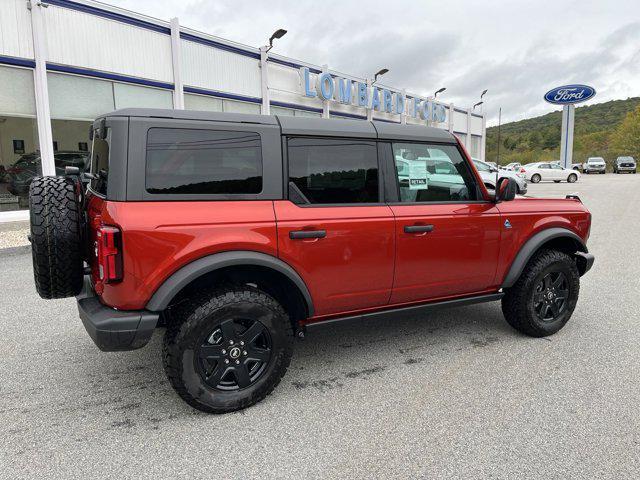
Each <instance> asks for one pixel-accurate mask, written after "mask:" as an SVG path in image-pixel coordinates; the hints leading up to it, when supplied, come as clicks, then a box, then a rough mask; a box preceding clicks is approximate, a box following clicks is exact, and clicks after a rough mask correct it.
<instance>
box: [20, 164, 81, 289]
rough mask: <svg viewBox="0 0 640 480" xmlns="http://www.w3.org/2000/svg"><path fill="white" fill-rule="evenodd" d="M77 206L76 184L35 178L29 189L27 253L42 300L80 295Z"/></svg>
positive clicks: (52, 178)
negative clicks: (29, 233)
mask: <svg viewBox="0 0 640 480" xmlns="http://www.w3.org/2000/svg"><path fill="white" fill-rule="evenodd" d="M81 210H82V209H81V206H80V201H79V192H77V191H76V184H75V183H74V182H73V181H72V180H70V179H68V178H65V177H36V178H34V179H33V181H32V182H31V185H30V187H29V217H30V223H31V236H30V239H31V254H32V257H33V276H34V280H35V283H36V290H37V291H38V294H39V295H40V296H41V297H42V298H65V297H72V296H74V295H77V294H78V293H80V290H81V289H82V282H83V277H84V273H83V264H82V261H83V260H82V257H83V255H82V252H83V248H82V227H81V223H82V222H81V215H82V212H81Z"/></svg>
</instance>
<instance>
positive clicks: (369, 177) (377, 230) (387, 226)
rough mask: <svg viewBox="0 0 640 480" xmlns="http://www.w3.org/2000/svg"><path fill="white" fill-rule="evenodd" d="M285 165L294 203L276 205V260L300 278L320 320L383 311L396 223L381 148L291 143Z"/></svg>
mask: <svg viewBox="0 0 640 480" xmlns="http://www.w3.org/2000/svg"><path fill="white" fill-rule="evenodd" d="M287 163H288V190H289V199H288V200H281V201H276V202H274V208H275V214H276V221H277V226H278V250H279V256H280V258H281V259H282V260H284V261H285V262H287V263H288V264H290V265H291V266H292V267H293V268H295V270H296V271H297V272H298V273H299V274H300V275H301V276H302V277H303V279H304V281H305V283H306V284H307V287H308V288H309V291H310V293H311V296H312V297H313V301H314V307H315V315H316V316H323V315H330V314H335V313H343V312H349V311H351V310H357V309H364V308H374V307H379V306H383V305H386V304H387V303H388V302H389V297H390V295H391V286H392V282H393V262H394V254H395V245H394V242H395V233H394V228H395V223H394V218H393V213H392V212H391V209H390V208H389V206H387V205H385V204H384V203H383V202H382V195H381V194H382V187H381V185H380V176H379V168H378V155H377V148H376V142H375V141H372V140H356V139H335V138H309V137H292V138H289V139H287Z"/></svg>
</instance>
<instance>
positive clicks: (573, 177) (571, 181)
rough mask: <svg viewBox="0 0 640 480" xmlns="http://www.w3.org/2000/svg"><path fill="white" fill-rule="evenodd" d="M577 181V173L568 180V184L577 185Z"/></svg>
mask: <svg viewBox="0 0 640 480" xmlns="http://www.w3.org/2000/svg"><path fill="white" fill-rule="evenodd" d="M576 180H578V176H577V175H576V174H575V173H572V174H571V175H569V177H568V178H567V182H569V183H576Z"/></svg>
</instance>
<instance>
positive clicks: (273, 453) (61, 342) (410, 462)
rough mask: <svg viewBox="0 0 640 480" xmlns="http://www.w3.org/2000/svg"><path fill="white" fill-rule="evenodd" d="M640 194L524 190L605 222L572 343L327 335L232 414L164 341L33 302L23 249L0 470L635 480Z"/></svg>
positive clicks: (347, 329) (335, 327)
mask: <svg viewBox="0 0 640 480" xmlns="http://www.w3.org/2000/svg"><path fill="white" fill-rule="evenodd" d="M639 192H640V175H612V174H608V175H599V176H583V177H582V178H581V180H580V181H579V182H578V183H575V184H566V183H562V184H554V183H541V184H537V185H530V186H529V196H534V197H538V196H564V195H565V194H567V193H577V194H578V195H579V196H580V197H581V198H582V200H583V201H584V203H585V204H586V205H587V206H588V207H589V208H590V210H591V211H592V213H593V227H592V231H591V239H590V241H589V247H590V250H591V251H592V252H593V253H594V254H595V256H596V263H595V265H594V267H593V269H592V271H591V272H590V273H589V274H588V275H587V276H586V277H584V278H583V281H582V285H581V296H580V300H579V302H578V306H577V308H576V311H575V313H574V315H573V318H572V320H571V321H570V322H569V324H568V325H567V326H566V327H565V328H564V329H563V330H562V331H561V332H560V333H559V334H557V335H555V336H552V337H549V338H543V339H534V338H528V337H525V336H523V335H521V334H518V333H517V332H515V331H514V330H512V329H511V328H510V327H509V326H508V325H507V324H506V322H505V321H504V320H503V318H502V313H501V311H500V305H499V303H493V304H482V305H477V306H471V307H463V308H457V309H452V310H447V311H442V312H439V313H435V314H432V315H430V316H428V317H418V316H412V317H399V318H397V319H394V320H368V321H366V322H361V323H359V324H354V323H349V324H332V325H327V326H323V327H318V328H316V329H313V330H310V331H309V335H308V336H307V338H306V339H305V340H304V341H299V342H297V343H296V347H295V353H294V359H293V362H292V365H291V368H290V370H289V372H288V373H287V375H286V377H285V378H284V379H283V381H282V383H281V384H280V386H279V387H278V388H277V389H276V390H275V391H274V393H273V394H272V395H271V396H269V397H268V398H267V399H266V400H265V401H263V402H261V403H259V404H258V405H256V406H254V407H252V408H250V409H247V410H245V411H241V412H237V413H234V414H228V415H224V416H211V415H206V414H203V413H200V412H196V411H195V410H192V409H191V408H190V407H188V406H187V405H186V404H185V403H184V402H182V401H181V400H180V399H179V398H178V396H177V395H176V394H174V392H173V390H172V389H171V387H170V385H169V384H168V382H167V381H166V380H165V376H164V373H163V371H162V366H161V362H160V344H161V335H160V333H161V332H156V335H155V336H154V339H153V341H152V342H151V344H150V345H148V346H147V347H146V348H144V349H141V350H138V351H134V352H125V353H111V354H106V353H101V352H99V351H98V349H97V348H96V347H95V346H94V344H93V343H92V341H91V339H90V338H89V337H88V336H87V334H86V333H85V331H84V328H83V327H82V324H81V323H80V320H79V319H78V315H77V310H76V305H75V301H74V300H73V299H65V300H58V301H45V300H41V299H40V298H39V297H38V296H37V294H36V292H35V288H34V286H33V280H32V271H31V259H30V256H29V255H28V254H27V253H24V252H22V253H20V252H17V253H16V252H14V253H11V254H4V255H3V254H1V253H0V270H1V271H2V288H0V305H1V306H2V309H1V310H0V329H1V330H0V331H2V342H1V343H0V465H2V468H0V477H1V478H25V477H35V476H39V477H48V478H89V477H90V478H147V477H149V478H151V477H163V478H167V477H169V478H177V477H181V478H182V477H184V478H189V477H191V478H204V477H209V478H234V479H235V478H244V479H246V478H280V479H284V478H382V477H385V478H424V479H432V478H518V479H520V478H562V479H565V478H596V477H597V478H612V479H613V478H615V479H619V478H632V477H635V478H637V477H638V475H640V408H639V405H640V298H639V293H640V255H639V254H638V248H639V247H640V242H639V240H638V239H639V238H640V193H639ZM9 279H10V280H9Z"/></svg>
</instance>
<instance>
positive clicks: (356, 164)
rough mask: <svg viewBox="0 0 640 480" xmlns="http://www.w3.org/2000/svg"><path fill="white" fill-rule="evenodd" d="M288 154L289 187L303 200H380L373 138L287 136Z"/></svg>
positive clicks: (337, 201)
mask: <svg viewBox="0 0 640 480" xmlns="http://www.w3.org/2000/svg"><path fill="white" fill-rule="evenodd" d="M288 158H289V189H290V191H291V189H294V190H295V191H296V197H298V198H300V199H301V200H302V202H303V203H311V204H336V203H376V202H379V201H380V196H379V183H378V181H379V180H378V155H377V149H376V143H375V142H371V141H366V140H351V139H344V140H340V139H328V138H290V139H289V140H288Z"/></svg>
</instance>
